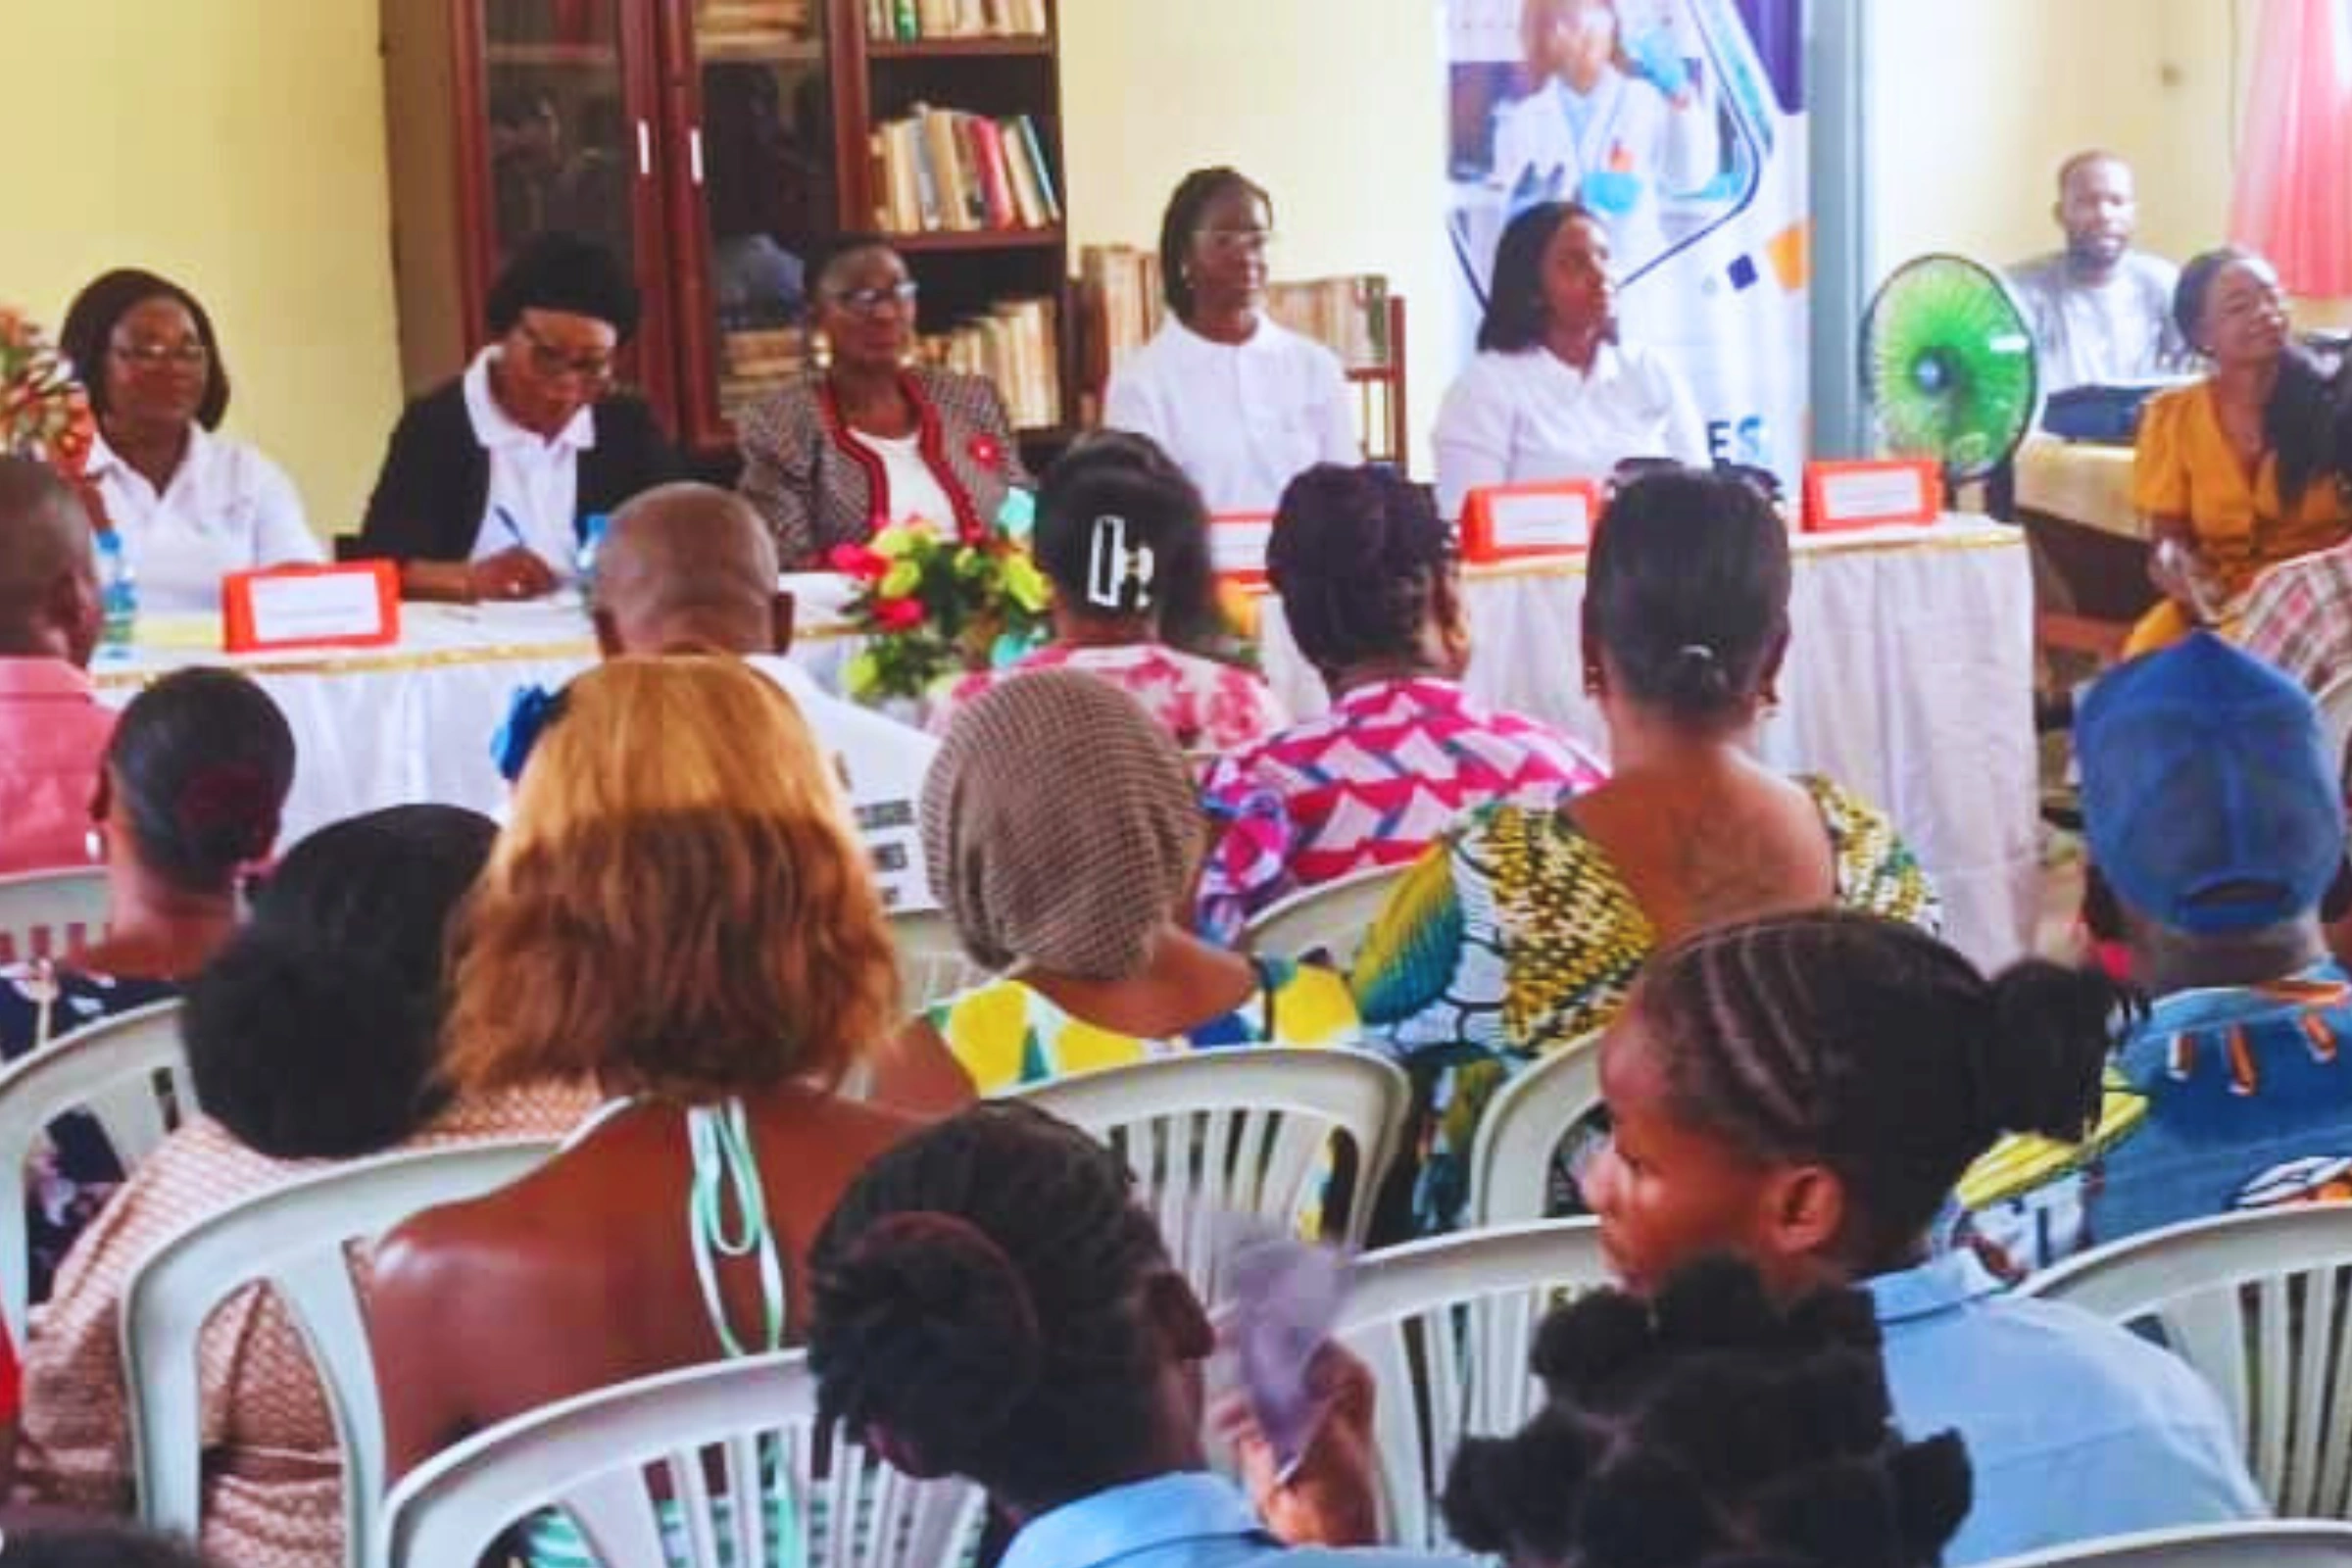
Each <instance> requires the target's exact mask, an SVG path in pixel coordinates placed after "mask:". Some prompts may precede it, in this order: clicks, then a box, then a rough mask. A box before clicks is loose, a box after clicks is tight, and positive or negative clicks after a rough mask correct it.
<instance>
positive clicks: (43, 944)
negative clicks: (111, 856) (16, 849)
mask: <svg viewBox="0 0 2352 1568" xmlns="http://www.w3.org/2000/svg"><path fill="white" fill-rule="evenodd" d="M104 935H106V872H105V871H103V870H101V869H98V868H96V867H93V868H91V869H89V870H86V871H85V870H75V871H30V872H25V873H22V874H20V875H17V876H0V964H7V963H27V962H30V961H31V960H32V959H34V958H62V957H64V956H66V954H67V953H69V952H71V951H72V950H73V949H74V948H77V947H82V946H85V945H88V944H92V943H95V942H96V941H97V940H98V939H99V938H100V937H102V936H104Z"/></svg>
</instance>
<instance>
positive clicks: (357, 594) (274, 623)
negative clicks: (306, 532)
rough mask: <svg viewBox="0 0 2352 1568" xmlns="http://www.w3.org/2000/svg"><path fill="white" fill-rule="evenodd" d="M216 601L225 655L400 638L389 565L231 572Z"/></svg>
mask: <svg viewBox="0 0 2352 1568" xmlns="http://www.w3.org/2000/svg"><path fill="white" fill-rule="evenodd" d="M221 618H222V622H223V626H224V630H225V632H226V637H225V641H226V644H227V647H228V651H229V652H230V653H232V654H257V653H267V652H270V651H272V650H276V649H290V648H378V647H382V646H383V645H384V644H386V643H393V642H398V641H399V640H400V568H399V567H398V566H397V565H395V564H393V563H391V562H389V561H362V562H352V563H349V564H343V565H334V566H274V567H271V568H270V569H269V570H267V571H239V572H231V573H230V574H229V575H228V576H227V577H226V578H224V579H223V580H222V581H221Z"/></svg>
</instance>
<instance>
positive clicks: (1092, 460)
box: [931, 430, 1285, 752]
mask: <svg viewBox="0 0 2352 1568" xmlns="http://www.w3.org/2000/svg"><path fill="white" fill-rule="evenodd" d="M1036 549H1037V564H1038V565H1039V567H1040V568H1041V569H1042V570H1043V571H1044V572H1045V574H1046V575H1047V577H1048V578H1050V579H1052V581H1053V583H1054V640H1053V642H1051V643H1049V644H1048V645H1047V646H1045V647H1044V648H1041V649H1039V650H1038V651H1037V652H1036V653H1034V654H1031V655H1029V656H1028V657H1027V658H1025V659H1023V660H1021V661H1020V662H1018V663H1015V664H1013V665H1010V666H1009V667H1007V668H1005V669H995V670H987V671H983V672H982V673H979V674H975V675H967V676H965V677H964V678H963V679H962V680H961V681H959V682H957V683H956V686H955V687H954V688H953V689H952V690H951V691H950V692H949V693H948V694H947V696H946V697H945V698H943V699H941V701H940V702H939V704H938V706H937V707H936V708H935V709H934V711H932V714H931V729H932V732H933V733H934V734H940V735H944V734H946V733H947V728H948V722H949V720H950V719H952V718H953V717H954V716H955V713H956V709H957V708H958V707H960V706H961V705H963V704H965V703H968V702H970V701H971V700H972V699H973V698H975V697H977V696H979V695H980V694H981V693H982V692H984V691H987V690H988V689H989V688H990V687H991V686H993V685H995V684H996V683H997V682H999V681H1001V680H1005V679H1008V678H1010V677H1012V676H1016V675H1018V674H1020V673H1021V672H1022V671H1024V670H1031V669H1082V670H1085V671H1086V672H1087V673H1089V674H1091V675H1097V676H1100V677H1102V678H1103V679H1104V680H1106V681H1109V682H1110V683H1111V684H1113V685H1114V686H1120V687H1124V688H1125V689H1126V690H1127V692H1128V693H1129V694H1130V695H1132V696H1133V697H1134V698H1135V699H1136V700H1137V701H1138V702H1140V703H1142V704H1143V705H1144V707H1145V709H1146V710H1148V711H1150V712H1151V713H1152V716H1153V717H1154V718H1156V719H1158V720H1159V722H1160V723H1161V724H1162V725H1164V726H1165V727H1166V728H1167V730H1168V733H1170V734H1171V735H1173V736H1175V737H1176V744H1177V745H1179V746H1181V747H1183V748H1184V749H1185V750H1186V751H1187V752H1226V751H1231V750H1233V749H1234V748H1236V747H1239V746H1247V745H1249V744H1250V742H1252V741H1254V740H1257V739H1258V738H1260V737H1261V736H1265V735H1269V734H1272V733H1273V732H1274V731H1275V730H1277V729H1280V728H1281V727H1282V725H1283V722H1284V717H1285V715H1284V713H1283V711H1282V706H1281V704H1280V703H1279V702H1277V701H1276V700H1275V697H1274V692H1273V689H1272V688H1270V687H1269V686H1267V685H1266V683H1265V681H1264V680H1262V679H1260V678H1259V677H1258V676H1257V675H1255V674H1253V673H1252V672H1250V671H1249V670H1246V669H1243V668H1242V667H1240V666H1239V665H1237V664H1230V663H1226V662H1223V661H1221V660H1217V659H1212V658H1210V657H1208V655H1207V654H1205V653H1203V652H1201V651H1200V650H1201V649H1202V648H1203V647H1205V646H1206V645H1207V644H1209V643H1210V642H1211V641H1213V640H1214V639H1215V637H1216V636H1217V635H1218V634H1219V629H1220V628H1219V621H1218V616H1217V608H1216V597H1215V590H1214V588H1213V586H1212V584H1211V581H1210V577H1209V565H1208V514H1207V512H1206V510H1205V509H1204V508H1203V507H1202V506H1201V492H1200V491H1199V490H1197V489H1195V488H1194V486H1193V482H1192V480H1190V479H1188V478H1186V477H1185V475H1184V470H1183V469H1181V468H1179V467H1177V466H1176V465H1175V464H1174V463H1172V462H1170V461H1169V459H1168V456H1167V454H1166V453H1164V452H1162V451H1160V449H1159V448H1158V446H1156V445H1155V444H1154V443H1153V442H1152V439H1151V438H1150V437H1149V436H1140V435H1129V434H1126V433H1124V432H1120V431H1111V430H1106V431H1103V432H1101V433H1100V434H1096V435H1092V436H1089V437H1087V438H1086V439H1085V440H1083V441H1081V442H1079V443H1078V444H1077V445H1076V446H1074V447H1072V448H1071V449H1070V450H1069V452H1068V454H1067V455H1066V456H1064V457H1063V458H1062V460H1061V461H1060V462H1059V463H1056V464H1054V466H1053V467H1052V468H1050V469H1048V470H1047V472H1046V477H1045V482H1044V483H1043V484H1042V485H1041V486H1039V488H1038V492H1037V536H1036Z"/></svg>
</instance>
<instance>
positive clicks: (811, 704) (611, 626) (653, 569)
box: [592, 484, 939, 907]
mask: <svg viewBox="0 0 2352 1568" xmlns="http://www.w3.org/2000/svg"><path fill="white" fill-rule="evenodd" d="M592 613H593V615H594V617H595V621H596V640H597V643H598V645H599V647H601V648H602V649H603V651H604V654H605V657H606V658H608V659H613V658H619V657H622V656H624V655H630V654H676V653H705V654H736V655H740V656H742V657H743V658H745V659H747V660H749V661H750V662H751V664H752V666H753V667H754V668H756V669H758V670H759V671H760V673H761V674H763V675H765V676H766V677H767V678H768V679H770V680H772V681H774V682H775V683H776V684H777V685H778V686H781V687H782V688H784V691H785V693H786V694H787V695H789V696H790V697H791V698H792V701H793V706H794V707H796V708H798V709H799V710H800V711H801V716H802V717H803V718H804V719H806V720H808V723H809V729H810V731H811V732H813V733H814V735H815V737H816V741H817V744H818V745H819V746H821V747H823V748H824V750H825V751H826V752H827V753H828V754H829V755H830V756H831V757H832V759H833V764H834V768H835V771H836V772H838V773H839V774H840V776H841V779H842V781H843V783H844V784H845V785H846V786H847V787H848V789H849V795H850V805H851V807H852V809H854V810H855V811H856V812H857V816H858V833H859V836H860V837H862V838H863V839H864V840H865V844H866V848H867V849H868V850H869V851H870V852H871V853H872V857H873V861H874V870H875V874H876V877H877V879H878V880H879V881H880V883H881V885H882V889H883V893H884V896H885V899H886V902H888V903H889V904H890V906H891V907H902V906H907V905H928V904H929V902H930V895H929V892H928V890H927V889H926V888H925V886H924V882H923V864H922V845H921V842H920V840H919V838H918V836H917V834H916V831H915V823H914V809H915V802H916V801H917V800H919V799H920V798H921V796H922V788H923V773H924V770H925V769H927V768H928V767H929V766H930V765H931V759H932V758H933V757H935V756H937V755H938V752H939V742H938V741H936V740H934V739H932V738H931V737H930V736H928V735H926V734H924V733H923V732H922V731H920V730H918V729H915V728H914V727H913V726H911V725H907V724H901V723H898V722H896V721H895V720H892V719H888V718H885V717H883V716H882V715H881V714H880V713H877V712H875V711H873V710H872V709H869V708H864V707H861V706H859V705H858V704H857V703H850V702H844V701H843V700H842V699H840V698H838V697H835V696H834V695H833V694H832V693H830V692H828V691H826V690H825V689H824V688H823V687H821V686H819V685H818V684H817V683H816V682H815V681H814V680H812V679H811V678H809V673H808V671H806V670H804V669H802V668H801V666H800V665H798V664H796V663H794V662H792V661H791V660H789V659H786V658H785V657H784V654H785V651H786V650H787V649H788V648H789V647H790V646H791V644H792V597H791V595H789V594H786V593H782V592H780V591H778V589H777V587H776V545H775V540H774V539H773V538H771V537H770V536H769V534H768V531H767V529H766V527H765V526H764V525H763V524H761V522H760V515H759V514H758V513H756V512H754V511H753V510H752V509H751V507H750V505H749V504H747V503H746V502H745V501H744V500H743V498H742V497H740V496H736V495H731V494H729V493H728V492H727V491H724V490H716V489H712V488H711V486H709V485H701V484H674V485H663V486H662V487H661V488H660V489H656V490H649V491H647V492H646V493H645V494H644V495H642V496H639V497H638V498H637V499H636V500H634V501H632V502H630V503H629V504H628V505H627V506H625V507H622V508H621V509H620V511H619V512H618V513H617V514H615V515H613V527H612V531H611V532H610V533H608V534H607V535H606V537H605V543H604V547H603V549H602V551H601V552H600V553H599V555H598V557H597V566H596V590H595V596H594V604H593V606H592Z"/></svg>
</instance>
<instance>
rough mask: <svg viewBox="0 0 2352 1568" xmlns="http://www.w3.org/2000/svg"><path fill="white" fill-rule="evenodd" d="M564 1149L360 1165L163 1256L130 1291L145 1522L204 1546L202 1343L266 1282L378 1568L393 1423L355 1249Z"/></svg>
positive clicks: (127, 1302) (198, 1232)
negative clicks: (375, 1545) (354, 1268)
mask: <svg viewBox="0 0 2352 1568" xmlns="http://www.w3.org/2000/svg"><path fill="white" fill-rule="evenodd" d="M555 1148H556V1146H555V1145H554V1144H553V1143H551V1142H547V1141H544V1140H530V1141H515V1142H508V1143H495V1144H471V1145H458V1146H452V1147H450V1148H446V1149H424V1150H412V1151H404V1152H398V1153H391V1154H379V1155H376V1156H374V1157H372V1158H369V1159H362V1160H354V1161H352V1162H351V1163H350V1164H346V1165H338V1166H335V1167H333V1168H331V1169H328V1170H324V1171H321V1172H320V1173H319V1174H318V1175H316V1176H306V1177H304V1178H302V1179H301V1180H299V1181H294V1182H289V1183H288V1184H287V1185H285V1186H283V1187H280V1188H277V1189H276V1190H274V1191H272V1192H268V1193H263V1194H261V1195H259V1196H258V1197H254V1198H250V1199H248V1200H246V1201H244V1202H241V1203H238V1204H236V1205H234V1206H233V1207H230V1208H227V1209H223V1210H222V1211H221V1212H220V1213H218V1214H215V1215H213V1216H211V1217H210V1218H208V1219H204V1220H200V1221H198V1222H197V1223H196V1224H194V1225H191V1226H189V1227H188V1228H187V1229H186V1230H185V1231H182V1232H181V1233H180V1234H179V1235H177V1236H175V1237H173V1238H172V1240H171V1241H169V1242H166V1243H164V1244H163V1245H162V1246H160V1247H158V1248H157V1249H156V1250H154V1251H153V1252H150V1253H149V1254H148V1255H147V1258H146V1260H145V1261H144V1262H142V1263H141V1264H140V1265H139V1266H138V1268H137V1269H136V1270H134V1271H133V1272H132V1274H131V1276H130V1283H129V1284H128V1286H127V1287H125V1289H124V1290H123V1378H124V1383H125V1385H126V1386H127V1387H128V1389H129V1390H130V1434H131V1453H132V1461H131V1463H132V1470H133V1472H134V1474H135V1475H136V1477H137V1480H138V1493H139V1516H140V1517H141V1518H142V1519H143V1520H145V1521H146V1523H148V1524H149V1525H151V1526H153V1527H155V1528H157V1529H159V1530H164V1531H167V1532H171V1533H175V1534H179V1535H184V1536H187V1537H189V1538H190V1539H194V1538H195V1536H196V1534H197V1526H198V1522H199V1519H200V1517H201V1515H202V1512H203V1501H204V1477H203V1459H204V1454H203V1442H202V1438H201V1432H202V1425H201V1422H202V1414H203V1394H202V1390H201V1376H202V1374H201V1371H200V1369H199V1366H198V1355H197V1347H198V1339H199V1336H200V1335H201V1334H202V1333H203V1330H204V1323H205V1319H206V1318H208V1317H210V1316H211V1315H212V1314H213V1312H214V1310H215V1309H216V1308H217V1307H219V1306H220V1305H221V1302H222V1301H223V1300H225V1299H227V1298H228V1297H230V1296H232V1295H234V1294H235V1293H236V1292H238V1291H239V1290H241V1289H243V1288H244V1287H246V1286H248V1285H256V1284H264V1285H268V1286H270V1287H271V1288H272V1289H274V1290H275V1291H276V1292H277V1295H278V1298H279V1299H281V1300H282V1301H283V1302H284V1303H285V1306H286V1313H287V1316H288V1317H289V1318H290V1319H291V1320H292V1321H293V1323H294V1325H295V1327H296V1328H297V1329H298V1330H300V1332H301V1334H302V1337H303V1340H304V1342H305V1343H306V1345H307V1346H308V1348H309V1349H310V1352H311V1360H312V1364H313V1365H315V1366H316V1367H317V1368H318V1371H319V1383H320V1384H321V1386H323V1388H324V1389H325V1391H326V1402H327V1408H328V1410H329V1412H330V1413H331V1414H332V1416H333V1418H334V1425H335V1440H336V1443H337V1445H338V1446H340V1447H341V1449H342V1452H343V1495H344V1503H343V1509H344V1515H343V1516H344V1524H345V1527H346V1529H347V1531H348V1534H347V1535H346V1537H345V1540H346V1542H347V1543H348V1546H347V1552H346V1555H347V1559H348V1560H349V1561H350V1562H352V1563H354V1564H357V1563H360V1562H362V1561H363V1560H365V1559H364V1557H363V1555H362V1553H363V1551H364V1549H365V1546H366V1544H367V1543H368V1541H370V1540H372V1539H373V1537H372V1531H373V1528H374V1522H375V1514H376V1509H377V1507H378V1505H379V1503H380V1501H381V1499H382V1497H383V1495H384V1436H383V1413H382V1409H381V1406H380V1404H379V1401H378V1400H377V1397H376V1388H375V1362H374V1359H373V1357H372V1355H371V1354H370V1352H369V1350H368V1324H367V1320H366V1315H365V1313H364V1311H363V1310H362V1307H361V1303H360V1293H359V1288H358V1285H357V1284H356V1282H355V1281H354V1280H353V1279H352V1275H351V1267H350V1263H349V1259H348V1256H347V1253H346V1249H347V1248H348V1247H349V1246H350V1245H351V1244H352V1243H354V1242H365V1243H372V1242H373V1241H374V1240H375V1239H376V1238H377V1237H379V1236H381V1235H382V1234H383V1233H384V1232H386V1231H388V1230H390V1229H392V1228H393V1227H394V1226H396V1225H398V1224H399V1223H400V1222H401V1221H403V1220H405V1219H407V1218H408V1217H409V1216H410V1215H412V1214H415V1213H417V1211H418V1210H420V1209H425V1208H430V1207H432V1206H434V1205H435V1204H438V1203H452V1202H457V1201H462V1200H465V1199H468V1198H474V1197H478V1196H480V1195H481V1194H483V1193H486V1192H489V1191H491V1190H492V1189H493V1188H497V1187H501V1186H504V1185H505V1184H506V1183H508V1182H510V1181H513V1180H515V1178H516V1177H518V1176H521V1175H522V1174H524V1173H525V1172H526V1171H529V1170H530V1169H531V1168H532V1167H534V1166H536V1165H538V1164H539V1163H540V1162H541V1161H543V1160H544V1159H546V1158H547V1156H548V1155H549V1154H551V1153H553V1152H555ZM450 1560H451V1561H456V1560H457V1559H455V1558H452V1559H450ZM467 1560H470V1559H467Z"/></svg>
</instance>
